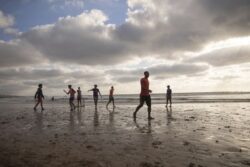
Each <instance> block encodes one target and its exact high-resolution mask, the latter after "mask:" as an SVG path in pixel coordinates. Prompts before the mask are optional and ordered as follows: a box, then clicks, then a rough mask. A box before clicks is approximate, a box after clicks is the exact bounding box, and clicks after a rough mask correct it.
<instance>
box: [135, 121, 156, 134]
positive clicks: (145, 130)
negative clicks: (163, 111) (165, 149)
mask: <svg viewBox="0 0 250 167" xmlns="http://www.w3.org/2000/svg"><path fill="white" fill-rule="evenodd" d="M134 124H135V126H136V127H137V129H138V130H139V131H140V132H141V133H149V134H150V133H151V132H152V127H151V120H150V119H149V120H148V124H147V126H143V127H141V126H140V125H139V124H138V123H137V121H136V119H134Z"/></svg>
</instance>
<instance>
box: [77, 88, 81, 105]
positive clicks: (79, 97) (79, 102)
mask: <svg viewBox="0 0 250 167" xmlns="http://www.w3.org/2000/svg"><path fill="white" fill-rule="evenodd" d="M77 106H78V107H81V106H82V91H81V88H80V87H78V89H77Z"/></svg>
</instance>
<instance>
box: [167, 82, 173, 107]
mask: <svg viewBox="0 0 250 167" xmlns="http://www.w3.org/2000/svg"><path fill="white" fill-rule="evenodd" d="M168 102H169V104H170V107H171V106H172V90H171V89H170V86H169V85H168V86H167V92H166V107H168Z"/></svg>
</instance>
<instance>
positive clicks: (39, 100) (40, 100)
mask: <svg viewBox="0 0 250 167" xmlns="http://www.w3.org/2000/svg"><path fill="white" fill-rule="evenodd" d="M42 88H43V85H42V84H39V85H38V88H37V91H36V93H35V97H34V98H35V100H36V99H37V103H36V105H35V106H34V110H36V107H37V106H38V105H39V104H41V108H42V110H44V108H43V100H44V96H43V91H42Z"/></svg>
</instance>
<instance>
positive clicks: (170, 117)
mask: <svg viewBox="0 0 250 167" xmlns="http://www.w3.org/2000/svg"><path fill="white" fill-rule="evenodd" d="M166 110H167V125H169V124H170V123H171V121H172V120H173V117H172V107H166Z"/></svg>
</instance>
